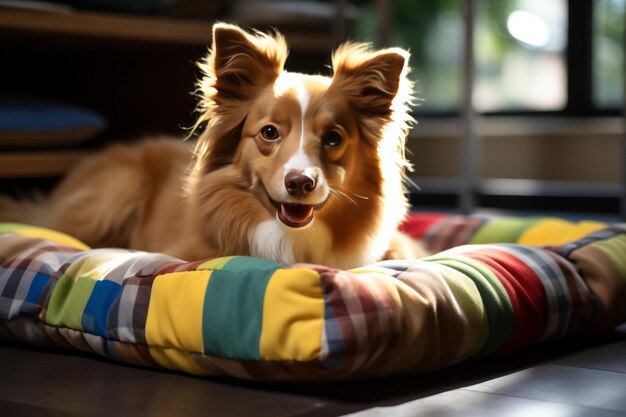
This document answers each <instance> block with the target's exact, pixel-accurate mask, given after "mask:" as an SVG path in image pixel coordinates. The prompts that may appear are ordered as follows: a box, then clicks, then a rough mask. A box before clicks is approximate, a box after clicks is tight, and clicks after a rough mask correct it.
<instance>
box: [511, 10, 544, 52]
mask: <svg viewBox="0 0 626 417" xmlns="http://www.w3.org/2000/svg"><path fill="white" fill-rule="evenodd" d="M506 27H507V29H508V30H509V33H510V34H511V36H513V37H514V38H515V39H517V40H518V41H520V42H523V43H525V44H527V45H530V46H533V47H536V48H542V47H544V46H546V45H547V44H548V43H549V42H550V27H549V26H548V24H547V23H546V21H545V20H543V19H542V18H540V17H539V16H537V15H535V14H532V13H529V12H527V11H524V10H516V11H514V12H512V13H511V14H510V15H509V18H508V19H507V22H506Z"/></svg>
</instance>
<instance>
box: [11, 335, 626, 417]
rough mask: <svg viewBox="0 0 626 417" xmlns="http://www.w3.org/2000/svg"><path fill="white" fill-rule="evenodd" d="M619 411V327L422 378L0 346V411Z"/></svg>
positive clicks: (625, 410)
mask: <svg viewBox="0 0 626 417" xmlns="http://www.w3.org/2000/svg"><path fill="white" fill-rule="evenodd" d="M349 413H355V414H354V415H357V416H437V417H446V416H464V417H466V416H498V417H501V416H511V415H512V416H529V417H540V416H558V417H567V416H577V417H578V416H580V417H593V416H618V415H619V416H626V326H622V327H620V328H618V329H617V330H616V331H614V332H610V333H607V334H603V335H596V336H593V337H582V338H576V339H567V340H564V341H560V342H556V343H550V344H544V345H541V346H536V347H533V348H530V349H526V350H525V351H523V352H521V353H517V354H513V355H507V356H496V357H490V358H485V359H481V360H475V361H469V362H466V363H462V364H459V365H456V366H453V367H450V368H447V369H444V370H441V371H437V372H433V373H430V374H426V375H415V376H409V377H401V378H391V379H386V380H375V381H358V382H343V383H325V384H315V385H301V384H267V383H250V382H242V381H237V380H232V379H207V378H196V377H191V376H187V375H181V374H175V373H169V372H162V371H153V370H146V369H140V368H135V367H131V366H127V365H121V364H117V363H113V362H110V361H107V360H105V359H101V358H99V357H96V356H92V355H82V354H76V353H75V352H64V351H55V352H50V351H45V350H39V349H32V348H29V347H25V346H22V345H13V344H2V345H0V416H11V417H17V416H45V417H48V416H67V417H71V416H119V417H123V416H134V417H141V416H188V417H193V416H209V415H210V416H253V417H264V416H272V417H276V416H309V417H314V416H337V415H345V414H349Z"/></svg>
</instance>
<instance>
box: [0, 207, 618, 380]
mask: <svg viewBox="0 0 626 417" xmlns="http://www.w3.org/2000/svg"><path fill="white" fill-rule="evenodd" d="M404 229H405V230H406V231H407V233H409V234H411V235H412V236H414V237H423V238H424V240H425V241H426V242H427V244H428V245H429V246H430V247H431V248H436V249H437V250H441V252H439V253H437V254H436V255H434V256H431V257H428V258H425V259H422V260H405V261H385V262H379V263H376V264H373V265H368V266H364V267H361V268H356V269H353V270H350V271H341V270H335V269H331V268H327V267H324V266H319V265H308V264H295V265H281V264H277V263H275V262H272V261H268V260H263V259H256V258H249V257H227V258H218V259H211V260H202V261H197V262H183V261H181V260H178V259H175V258H172V257H169V256H166V255H162V254H156V253H145V252H139V251H130V250H122V249H93V250H92V249H89V248H88V247H86V246H85V245H84V244H82V243H81V242H79V241H77V240H75V239H73V238H72V237H70V236H67V235H64V234H61V233H57V232H53V231H50V230H45V229H39V228H34V227H30V226H26V225H19V224H2V225H0V265H1V267H0V338H2V339H10V340H15V339H17V340H20V341H23V342H26V343H30V344H39V345H44V346H54V347H66V348H70V349H78V350H81V351H86V352H95V353H98V354H100V355H103V356H105V357H107V358H110V359H114V360H118V361H122V362H126V363H130V364H135V365H139V366H149V367H157V368H167V369H171V370H176V371H184V372H188V373H191V374H195V375H230V376H234V377H238V378H245V379H258V380H297V381H309V380H330V379H347V378H371V377H381V376H385V375H394V374H400V373H415V372H422V371H427V370H432V369H436V368H441V367H444V366H448V365H451V364H453V363H456V362H459V361H461V360H464V359H467V358H472V357H481V356H485V355H490V354H494V353H498V352H510V351H513V350H516V349H520V348H523V347H524V346H527V345H530V344H534V343H538V342H542V341H547V340H553V339H557V338H561V337H564V336H567V335H571V334H576V333H594V332H598V331H601V330H604V329H607V328H610V327H612V326H614V325H616V324H618V323H621V322H623V321H625V320H626V302H625V301H626V225H613V226H607V225H604V224H600V223H595V222H582V223H569V222H565V221H562V220H558V219H521V218H495V219H489V218H483V217H475V216H469V217H464V216H443V215H429V214H423V215H415V216H412V217H411V218H410V219H409V220H408V221H407V223H406V224H405V225H404ZM494 240H495V241H498V242H500V243H491V242H493V241H494ZM502 242H509V243H502ZM515 242H518V243H515ZM463 243H480V244H478V245H474V244H472V245H462V244H463ZM538 244H543V245H544V246H533V245H538ZM459 245H462V246H459ZM448 247H452V248H451V249H447V248H448Z"/></svg>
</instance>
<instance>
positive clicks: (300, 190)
mask: <svg viewBox="0 0 626 417" xmlns="http://www.w3.org/2000/svg"><path fill="white" fill-rule="evenodd" d="M315 185H316V184H315V178H311V177H309V176H308V175H306V174H305V173H304V172H302V171H300V170H291V171H289V172H288V173H287V175H285V188H286V189H287V192H288V193H289V195H292V196H294V197H302V196H305V195H307V194H309V193H310V192H311V191H313V190H315Z"/></svg>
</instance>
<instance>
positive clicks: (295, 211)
mask: <svg viewBox="0 0 626 417" xmlns="http://www.w3.org/2000/svg"><path fill="white" fill-rule="evenodd" d="M267 197H268V198H269V199H270V202H271V203H272V205H273V206H274V207H275V208H276V216H277V217H278V219H279V220H280V221H281V222H283V223H284V224H285V225H286V226H289V227H293V228H300V227H304V226H306V225H308V224H309V223H311V222H312V221H313V218H314V217H315V212H316V211H318V210H320V209H321V208H322V207H324V203H326V202H325V201H324V202H322V203H320V204H317V205H310V204H299V203H288V202H285V203H279V202H278V201H275V200H274V199H273V198H272V197H270V196H269V194H268V195H267Z"/></svg>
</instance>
